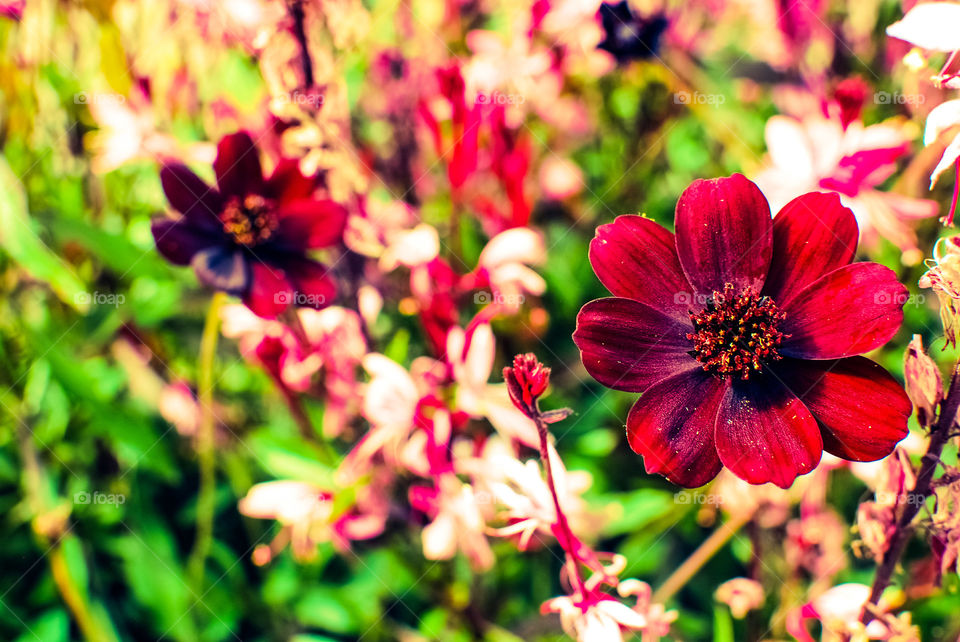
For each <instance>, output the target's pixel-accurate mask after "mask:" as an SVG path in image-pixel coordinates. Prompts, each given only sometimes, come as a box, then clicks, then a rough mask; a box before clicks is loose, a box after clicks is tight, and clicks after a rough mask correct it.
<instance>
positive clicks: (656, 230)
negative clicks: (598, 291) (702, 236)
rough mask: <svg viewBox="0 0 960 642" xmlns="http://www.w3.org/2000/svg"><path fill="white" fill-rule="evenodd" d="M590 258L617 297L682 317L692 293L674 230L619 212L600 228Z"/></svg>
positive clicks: (602, 279)
mask: <svg viewBox="0 0 960 642" xmlns="http://www.w3.org/2000/svg"><path fill="white" fill-rule="evenodd" d="M590 263H591V264H592V265H593V271H594V272H596V274H597V278H598V279H600V282H601V283H603V285H604V286H605V287H606V288H607V289H608V290H610V293H611V294H613V295H614V296H618V297H624V298H627V299H634V300H636V301H640V302H641V303H646V304H647V305H649V306H652V307H654V308H656V309H658V310H663V311H664V312H666V313H667V314H669V315H671V316H675V317H677V318H679V319H681V320H683V321H686V320H687V319H688V318H689V317H688V315H687V311H688V310H689V309H690V308H691V307H692V305H691V304H692V301H693V296H692V293H691V292H690V290H691V288H690V284H689V283H688V282H687V277H685V276H684V275H683V269H682V268H681V267H680V260H679V259H678V258H677V246H676V242H675V241H674V238H673V234H672V233H671V232H669V231H668V230H667V229H665V228H664V227H663V226H662V225H659V224H657V223H655V222H653V221H651V220H650V219H647V218H643V217H642V216H619V217H617V219H616V220H615V221H614V222H613V223H607V224H606V225H601V226H600V227H598V228H597V235H596V238H594V239H593V240H592V241H591V242H590Z"/></svg>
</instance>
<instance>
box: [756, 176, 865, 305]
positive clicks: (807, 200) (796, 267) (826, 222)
mask: <svg viewBox="0 0 960 642" xmlns="http://www.w3.org/2000/svg"><path fill="white" fill-rule="evenodd" d="M858 236H859V230H858V229H857V219H856V218H855V217H854V216H853V212H851V211H850V210H849V209H848V208H846V207H844V206H843V205H842V204H841V203H840V196H839V195H837V194H834V193H830V194H826V193H822V192H811V193H810V194H804V195H803V196H798V197H797V198H795V199H793V200H792V201H790V202H789V203H787V204H786V205H784V207H783V209H782V210H780V213H779V214H777V215H776V216H775V217H774V219H773V259H772V261H771V263H770V272H769V273H768V274H767V281H766V283H765V284H764V286H763V290H764V294H768V295H770V296H771V297H773V299H774V300H775V301H777V303H779V304H781V305H782V304H784V303H787V301H789V300H790V299H791V298H792V297H793V296H794V295H795V294H797V293H798V292H799V291H800V290H802V289H803V288H804V287H806V286H808V285H810V284H811V283H813V282H814V281H816V280H817V279H819V278H820V277H822V276H824V275H825V274H828V273H830V272H832V271H833V270H836V269H837V268H840V267H843V266H844V265H848V264H849V263H850V261H852V260H853V256H854V255H855V254H856V253H857V238H858Z"/></svg>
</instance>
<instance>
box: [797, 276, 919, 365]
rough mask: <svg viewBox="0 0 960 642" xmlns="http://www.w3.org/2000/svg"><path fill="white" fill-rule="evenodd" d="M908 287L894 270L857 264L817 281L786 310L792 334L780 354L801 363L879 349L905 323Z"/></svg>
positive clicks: (802, 292)
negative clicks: (898, 278) (904, 307)
mask: <svg viewBox="0 0 960 642" xmlns="http://www.w3.org/2000/svg"><path fill="white" fill-rule="evenodd" d="M906 301H907V288H905V287H904V286H903V285H902V284H900V283H899V282H898V281H897V277H896V274H894V272H893V270H891V269H890V268H887V267H884V266H882V265H879V264H877V263H854V264H852V265H846V266H844V267H842V268H839V269H836V270H834V271H833V272H831V273H830V274H827V275H826V276H824V277H821V278H820V279H818V280H817V281H814V282H813V283H811V284H810V285H808V286H807V287H806V288H804V289H803V290H802V291H800V292H799V293H797V294H796V295H795V296H793V298H791V299H790V300H789V301H788V302H787V304H786V305H784V306H783V307H782V308H781V310H783V312H784V313H786V319H785V320H784V322H783V324H782V325H781V327H780V330H781V331H782V332H784V333H786V334H788V335H789V336H788V337H786V338H785V339H784V341H783V345H782V346H781V347H780V353H781V354H783V355H786V356H790V357H797V358H800V359H839V358H841V357H852V356H855V355H858V354H863V353H865V352H869V351H871V350H874V349H876V348H879V347H880V346H882V345H883V344H885V343H886V342H887V341H889V340H890V339H891V338H892V337H893V335H894V334H896V333H897V330H898V329H899V328H900V324H901V323H902V322H903V304H904V303H906Z"/></svg>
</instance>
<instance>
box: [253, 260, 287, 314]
mask: <svg viewBox="0 0 960 642" xmlns="http://www.w3.org/2000/svg"><path fill="white" fill-rule="evenodd" d="M250 272H251V275H250V288H249V289H248V290H247V293H246V294H245V295H244V297H243V302H244V304H246V306H247V307H248V308H250V310H251V311H252V312H253V313H254V314H256V315H257V316H259V317H263V318H264V319H275V318H277V316H278V315H279V314H280V313H282V312H283V311H284V310H286V309H287V307H288V306H289V305H290V304H291V303H293V295H294V293H293V288H292V287H291V285H290V281H289V280H287V275H286V272H285V270H282V269H280V268H278V267H276V266H273V265H267V264H265V263H261V262H260V261H256V260H254V261H253V262H252V263H251V270H250Z"/></svg>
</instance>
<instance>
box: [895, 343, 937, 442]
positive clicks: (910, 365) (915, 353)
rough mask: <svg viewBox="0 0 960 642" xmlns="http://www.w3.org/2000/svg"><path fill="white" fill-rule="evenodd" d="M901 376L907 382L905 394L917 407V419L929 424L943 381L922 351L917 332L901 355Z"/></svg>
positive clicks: (932, 419)
mask: <svg viewBox="0 0 960 642" xmlns="http://www.w3.org/2000/svg"><path fill="white" fill-rule="evenodd" d="M903 376H904V378H905V379H906V382H907V385H906V388H907V396H908V397H910V401H912V402H913V406H914V408H916V409H917V421H919V422H920V425H921V426H930V425H931V424H932V423H933V421H934V418H935V417H936V413H937V406H938V405H939V404H940V402H941V401H942V400H943V381H942V380H941V378H940V369H939V368H937V364H936V363H934V362H933V359H931V358H930V356H929V355H927V353H926V352H924V351H923V341H922V340H921V339H920V335H919V334H915V335H913V340H912V341H911V342H910V345H908V346H907V350H906V352H905V353H904V355H903Z"/></svg>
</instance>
